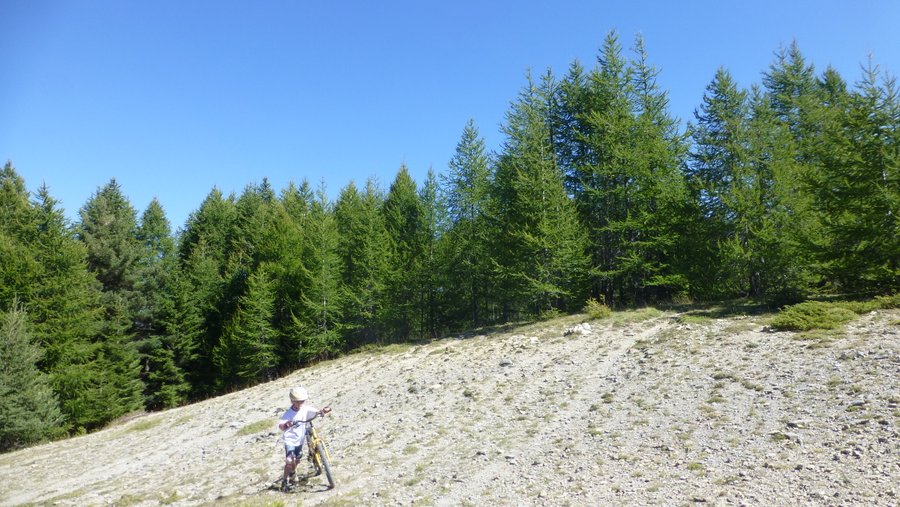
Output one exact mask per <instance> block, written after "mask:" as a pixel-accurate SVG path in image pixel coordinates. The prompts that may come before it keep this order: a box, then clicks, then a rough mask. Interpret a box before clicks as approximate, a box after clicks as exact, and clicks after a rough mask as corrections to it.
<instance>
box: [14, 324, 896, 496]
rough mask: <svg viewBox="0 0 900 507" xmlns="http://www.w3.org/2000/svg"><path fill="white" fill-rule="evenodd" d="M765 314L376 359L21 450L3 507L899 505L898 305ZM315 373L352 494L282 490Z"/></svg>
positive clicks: (487, 338)
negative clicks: (286, 438)
mask: <svg viewBox="0 0 900 507" xmlns="http://www.w3.org/2000/svg"><path fill="white" fill-rule="evenodd" d="M766 319H767V317H765V316H761V317H749V316H735V317H730V318H722V319H712V318H707V317H702V316H700V317H684V316H676V315H675V314H664V313H661V312H656V313H653V312H647V311H645V312H632V313H627V314H617V315H616V316H614V318H613V319H609V320H604V321H592V322H590V323H588V325H584V324H582V317H567V318H562V319H558V320H555V321H551V322H548V323H540V324H534V325H527V326H521V327H517V328H509V329H507V330H500V331H496V332H492V333H491V334H484V335H468V336H459V337H451V338H447V339H443V340H439V341H434V342H432V343H428V344H425V345H413V346H402V347H401V346H393V347H387V348H386V349H384V350H379V351H371V352H366V353H360V354H356V355H352V356H348V357H345V358H341V359H339V360H336V361H330V362H327V363H322V364H319V365H316V366H314V367H311V368H307V369H304V370H301V371H298V372H296V373H294V374H292V375H290V376H288V377H285V378H282V379H279V380H277V381H274V382H270V383H267V384H264V385H260V386H257V387H254V388H252V389H248V390H245V391H241V392H237V393H233V394H229V395H227V396H223V397H220V398H216V399H212V400H208V401H205V402H202V403H197V404H194V405H191V406H187V407H182V408H179V409H175V410H169V411H166V412H162V413H155V414H149V415H145V416H142V417H139V418H136V419H134V420H130V421H128V422H124V423H121V424H119V425H117V426H114V427H111V428H109V429H107V430H104V431H101V432H97V433H94V434H91V435H85V436H82V437H78V438H73V439H69V440H66V441H61V442H56V443H53V444H49V445H44V446H39V447H35V448H31V449H26V450H23V451H18V452H15V453H10V454H6V455H2V456H0V505H21V504H29V503H33V504H40V505H45V504H52V505H62V506H67V505H77V506H82V505H142V506H143V505H147V506H151V505H185V506H187V505H204V504H211V503H215V504H216V505H251V506H252V505H270V504H277V503H284V504H287V505H300V504H302V505H305V506H309V505H420V506H424V505H473V506H474V505H547V506H550V505H553V506H556V505H686V504H701V505H748V506H750V505H760V506H763V505H766V506H768V505H885V506H887V505H897V504H898V503H900V497H898V495H900V487H898V486H897V480H896V478H897V477H900V435H898V430H897V427H898V424H900V326H898V325H897V324H896V322H897V321H898V319H900V312H898V311H880V312H874V313H872V314H869V315H866V316H863V317H861V318H860V319H859V320H857V321H855V322H853V323H851V324H849V325H848V326H847V327H846V329H844V330H842V331H839V332H835V333H831V334H829V335H824V336H818V337H816V338H810V337H802V336H799V335H796V334H793V333H774V332H770V331H768V330H767V329H766ZM567 330H568V331H569V332H567ZM804 338H805V339H804ZM296 384H303V385H305V386H306V387H307V388H308V389H309V391H310V393H311V394H312V396H313V400H312V401H313V402H314V403H317V404H319V405H324V404H330V405H331V406H332V407H333V409H334V412H333V415H332V416H329V417H328V418H326V419H325V420H324V421H321V422H320V423H319V424H318V428H319V429H320V432H321V433H322V434H323V436H325V438H326V439H327V440H328V442H329V443H330V446H331V450H332V458H333V459H332V461H333V463H332V468H333V471H334V474H335V478H336V481H337V487H336V488H335V489H334V490H326V489H325V488H324V486H323V481H320V480H319V479H312V480H310V482H309V483H307V484H305V485H303V486H302V487H301V488H299V489H298V491H297V492H295V493H293V494H284V493H280V492H277V491H275V490H273V489H271V485H272V483H273V482H274V481H275V480H276V479H277V477H278V476H279V473H280V472H279V469H280V465H281V459H282V458H281V456H282V451H281V447H280V444H279V443H278V442H277V438H278V434H277V432H276V431H275V422H276V421H277V418H278V416H279V415H280V414H281V412H282V411H283V410H284V409H285V408H286V405H287V402H286V395H287V392H288V389H289V388H290V387H291V386H292V385H296ZM49 456H54V457H55V458H54V459H53V460H50V459H48V457H49Z"/></svg>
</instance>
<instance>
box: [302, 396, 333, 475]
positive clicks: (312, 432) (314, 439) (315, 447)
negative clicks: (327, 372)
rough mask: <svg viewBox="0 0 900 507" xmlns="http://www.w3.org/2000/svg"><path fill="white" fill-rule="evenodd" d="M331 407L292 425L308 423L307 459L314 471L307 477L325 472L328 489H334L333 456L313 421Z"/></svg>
mask: <svg viewBox="0 0 900 507" xmlns="http://www.w3.org/2000/svg"><path fill="white" fill-rule="evenodd" d="M329 409H330V407H325V408H323V409H322V411H321V412H319V413H317V414H316V415H314V416H313V417H312V418H310V419H308V420H306V421H294V424H292V426H296V425H298V424H305V425H306V448H307V449H308V455H307V461H308V462H309V464H310V467H311V468H312V470H313V472H314V473H313V474H312V475H311V476H310V475H308V476H307V478H309V477H318V476H320V475H322V472H325V479H326V480H327V481H328V489H332V488H334V477H333V476H332V475H331V463H330V459H331V457H330V455H329V454H328V446H327V445H326V444H325V439H323V438H322V437H320V436H319V433H318V432H317V431H316V428H315V426H313V423H312V422H313V420H315V419H316V418H317V417H322V416H323V415H324V414H325V413H327V412H328V411H329Z"/></svg>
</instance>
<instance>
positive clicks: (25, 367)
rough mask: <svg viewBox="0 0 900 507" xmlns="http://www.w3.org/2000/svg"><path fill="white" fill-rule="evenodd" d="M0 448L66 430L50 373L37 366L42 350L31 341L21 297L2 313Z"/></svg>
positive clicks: (20, 444)
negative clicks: (52, 387)
mask: <svg viewBox="0 0 900 507" xmlns="http://www.w3.org/2000/svg"><path fill="white" fill-rule="evenodd" d="M0 319H2V321H0V452H5V451H9V450H12V449H16V448H18V447H23V446H26V445H29V444H32V443H35V442H38V441H40V440H44V439H46V438H53V437H56V436H59V435H61V434H63V433H65V428H64V426H63V415H62V412H61V411H60V409H59V404H58V402H57V400H56V396H55V395H54V394H53V390H52V389H51V387H50V378H49V376H48V375H46V374H44V373H42V372H41V371H40V370H38V367H37V363H38V361H39V360H40V357H41V354H42V351H41V349H40V347H39V346H38V345H36V344H34V343H32V341H31V336H30V333H28V330H27V322H26V318H25V312H24V311H23V310H22V308H21V306H20V305H19V303H18V301H15V300H14V301H13V304H12V307H11V308H10V309H9V310H8V311H6V312H4V313H3V314H0Z"/></svg>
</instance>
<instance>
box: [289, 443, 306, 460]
mask: <svg viewBox="0 0 900 507" xmlns="http://www.w3.org/2000/svg"><path fill="white" fill-rule="evenodd" d="M302 452H303V445H298V446H296V447H295V446H293V445H285V446H284V457H285V458H287V457H288V456H293V457H294V459H300V455H301V454H302Z"/></svg>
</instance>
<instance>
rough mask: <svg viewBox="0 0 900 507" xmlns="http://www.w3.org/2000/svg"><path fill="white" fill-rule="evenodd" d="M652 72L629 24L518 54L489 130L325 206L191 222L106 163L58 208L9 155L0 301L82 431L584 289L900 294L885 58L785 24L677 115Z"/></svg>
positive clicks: (71, 425)
mask: <svg viewBox="0 0 900 507" xmlns="http://www.w3.org/2000/svg"><path fill="white" fill-rule="evenodd" d="M658 76H659V71H658V70H657V69H656V68H655V67H654V66H653V65H652V64H651V63H650V59H649V57H648V52H647V49H646V47H645V44H644V41H643V39H642V38H641V37H637V38H636V39H635V43H634V46H633V48H632V51H631V56H628V55H626V54H625V52H623V48H622V46H621V44H620V42H619V39H618V36H617V35H616V34H615V33H614V32H612V33H609V34H608V35H607V37H606V39H605V40H604V41H603V44H602V47H601V50H600V52H599V54H598V58H597V63H596V65H595V66H594V67H593V68H590V69H585V68H583V67H582V66H581V65H580V64H578V63H577V62H575V63H573V64H572V65H571V66H570V68H569V71H568V74H567V75H566V76H565V78H563V79H561V80H557V79H555V78H554V77H553V73H552V72H551V71H549V70H548V71H547V73H546V74H544V75H542V76H541V78H540V79H537V80H533V79H532V77H531V76H530V75H529V76H528V77H527V81H526V83H525V86H524V87H523V89H522V90H521V92H520V93H519V95H518V96H517V97H515V99H514V100H513V102H512V103H511V105H510V108H509V111H508V114H507V116H506V120H505V122H504V124H503V126H502V134H503V135H504V139H503V144H502V145H501V146H500V147H499V148H498V150H497V151H496V153H493V152H489V151H488V148H487V147H486V146H485V142H484V140H483V139H482V138H481V136H480V134H479V132H478V129H477V128H476V126H475V123H474V121H469V122H468V123H467V124H466V125H465V127H464V129H463V132H462V135H461V137H460V139H459V142H458V144H457V146H456V151H455V153H454V155H453V157H452V159H451V160H450V161H449V164H448V171H447V173H446V174H444V175H441V176H440V184H438V181H439V177H438V176H437V175H436V174H435V173H434V172H433V171H429V173H428V177H427V179H426V180H425V181H424V182H423V184H422V185H421V186H417V184H416V182H415V181H414V180H413V179H412V177H411V176H410V174H411V171H410V169H409V168H407V167H406V166H401V167H400V170H399V171H398V172H397V175H396V177H395V179H394V180H393V181H392V183H391V186H390V189H389V191H388V192H387V194H386V195H385V194H384V193H383V192H382V190H381V189H380V188H379V186H378V184H377V182H376V181H374V180H369V181H368V182H367V183H366V186H365V188H363V189H362V190H360V189H359V188H357V187H356V185H355V184H354V183H352V182H350V183H349V184H348V185H347V186H346V187H344V188H343V190H342V191H341V192H340V195H339V196H338V199H337V200H336V202H334V203H331V202H329V201H328V198H327V194H326V192H325V189H324V184H323V185H322V186H321V187H320V188H319V189H318V190H317V191H316V192H314V191H312V190H311V189H310V186H309V184H308V183H307V182H305V181H304V182H302V183H301V184H300V185H299V186H298V185H294V184H293V183H291V184H290V185H289V186H288V187H287V188H286V189H284V190H283V191H282V192H281V193H280V195H279V194H276V192H275V191H274V190H273V189H272V188H271V186H270V184H269V182H268V180H266V179H263V181H262V183H261V184H250V185H248V186H247V187H246V188H245V189H244V191H243V192H242V193H241V195H240V197H239V198H237V197H235V196H234V195H228V196H225V195H223V194H222V192H221V191H219V190H218V189H216V188H213V189H212V191H211V192H210V194H209V195H208V196H207V197H206V199H205V200H204V201H203V202H202V203H201V205H200V207H199V209H198V210H197V211H195V212H194V213H192V214H191V215H190V217H189V218H188V220H187V223H186V224H184V227H183V228H182V229H181V231H180V233H179V234H178V235H177V236H176V235H173V234H172V231H171V227H170V224H169V223H168V220H167V219H166V217H165V212H164V211H163V209H162V206H161V205H160V203H159V202H157V201H156V200H154V201H152V202H151V203H150V205H149V206H148V208H147V209H146V210H145V211H144V213H143V214H142V215H141V217H140V220H138V219H137V215H136V213H135V210H134V209H133V208H132V206H131V204H130V203H129V202H128V199H127V198H126V197H125V195H124V193H123V191H122V189H121V188H120V187H119V185H118V184H117V183H116V181H115V180H111V181H110V182H109V183H108V184H106V185H105V186H103V187H101V188H99V189H98V191H97V193H96V194H94V195H93V196H91V198H90V199H89V200H88V201H87V202H86V203H85V204H84V206H82V208H81V209H80V213H79V218H80V221H79V222H78V223H77V224H74V225H73V224H69V223H68V222H67V220H66V219H65V217H64V214H63V212H62V210H60V209H59V208H58V205H57V202H56V201H55V200H54V199H53V198H52V197H51V196H50V193H49V191H48V190H47V188H46V187H42V188H40V189H39V190H38V191H37V192H36V193H35V195H34V196H32V195H31V194H30V193H29V192H28V190H27V188H26V185H25V182H24V180H23V179H22V178H21V177H20V176H19V175H18V174H16V171H15V169H14V168H13V166H12V163H11V162H7V163H6V164H5V165H4V167H3V169H2V171H0V311H3V312H10V311H13V310H14V306H15V305H14V304H13V301H19V302H20V303H21V305H22V307H23V308H25V309H27V313H25V314H24V319H25V320H26V321H27V322H26V323H27V330H28V335H29V336H30V339H29V340H27V341H28V342H29V343H30V344H31V345H32V346H33V347H37V355H36V356H35V359H34V361H32V362H30V363H29V362H28V361H26V362H25V363H24V366H23V367H25V368H26V369H27V368H28V367H29V365H30V364H33V365H34V367H36V368H37V370H38V372H39V375H38V377H40V378H43V380H35V384H36V385H40V384H41V383H42V382H48V383H49V384H48V385H49V386H50V387H51V389H52V391H53V395H54V396H55V398H56V399H57V400H58V407H59V409H60V412H61V414H62V416H63V422H62V423H61V426H58V428H60V431H62V430H66V429H75V430H76V431H80V430H89V429H93V428H97V427H101V426H102V425H104V424H106V423H108V422H109V421H110V420H112V419H114V418H116V417H118V416H119V415H121V414H123V413H126V412H129V411H132V410H138V409H140V408H141V405H142V404H143V406H144V408H149V409H162V408H166V407H171V406H176V405H179V404H182V403H185V402H187V401H188V400H190V399H192V398H198V397H204V396H208V395H212V394H215V393H216V392H220V391H223V390H229V389H232V388H233V387H235V386H237V385H243V384H247V383H252V382H256V381H259V380H261V379H264V378H267V377H270V376H272V375H275V374H277V373H279V372H281V371H285V370H288V369H291V368H294V367H296V366H298V365H299V366H302V365H305V364H309V363H311V362H314V361H319V360H323V359H327V358H331V357H335V356H337V355H339V354H341V353H343V352H344V351H346V350H349V349H352V348H356V347H363V348H364V347H366V346H370V345H381V344H385V343H393V342H407V343H408V342H410V341H413V340H418V339H420V338H422V337H423V336H437V335H439V334H441V333H446V332H448V331H456V330H461V329H467V328H472V327H479V326H483V325H485V324H500V323H503V322H508V321H511V320H515V319H520V318H532V317H535V316H549V315H558V314H561V313H567V312H577V311H579V310H581V309H582V307H583V306H584V308H583V309H584V311H586V312H587V313H588V314H590V315H591V316H592V318H604V317H610V314H611V310H610V307H616V308H621V307H644V309H643V310H639V311H635V312H617V313H616V314H615V315H612V316H611V317H610V319H611V320H612V321H613V323H614V324H615V323H616V322H624V321H631V320H635V319H647V318H653V317H655V316H658V315H659V312H658V311H654V310H652V309H647V308H646V307H645V305H649V304H653V303H656V302H664V301H671V302H676V303H677V302H683V301H685V300H691V301H702V300H710V299H721V298H734V297H738V298H749V299H750V300H752V301H755V302H759V301H761V302H765V303H766V304H769V305H772V304H776V305H783V304H789V303H796V302H798V301H802V300H804V299H805V297H806V296H807V294H808V293H811V292H813V291H815V292H817V293H819V294H822V295H828V294H835V293H841V294H851V293H855V294H860V295H874V294H889V293H892V292H896V287H898V285H900V265H898V262H900V254H898V252H900V243H898V241H900V222H898V220H897V217H898V203H900V196H898V189H900V174H898V168H900V163H898V161H900V155H898V153H900V152H898V149H897V147H898V146H900V143H898V142H897V132H900V129H898V118H900V115H898V114H897V111H898V110H900V105H898V96H900V94H898V92H897V86H896V81H895V80H894V79H893V78H891V77H889V76H882V75H881V74H880V73H879V71H878V70H877V67H874V66H872V65H871V64H870V65H869V66H868V67H867V68H864V70H863V76H862V79H861V80H859V81H858V82H857V84H856V85H854V87H852V88H850V87H848V86H847V84H846V82H845V81H844V79H843V78H842V77H841V76H840V75H838V74H837V72H835V71H834V70H833V69H827V70H826V71H825V72H824V73H822V74H821V76H816V74H815V72H814V69H813V67H812V65H810V64H808V63H807V62H806V61H805V60H804V58H803V55H802V54H801V53H800V50H799V48H798V47H797V45H796V44H793V45H791V46H790V47H789V48H786V49H784V50H782V51H779V52H778V53H776V57H775V61H774V62H773V63H772V65H771V66H770V67H769V69H768V70H767V71H766V72H765V73H764V74H763V78H762V84H761V85H751V86H750V87H749V88H748V89H742V88H740V87H739V86H738V84H737V83H736V81H735V80H734V79H733V78H732V76H731V75H730V73H729V72H728V71H727V70H726V69H724V68H723V69H720V70H719V71H717V72H716V73H715V75H714V77H713V79H712V81H711V82H710V84H709V85H708V86H707V87H706V90H705V93H704V95H703V99H702V103H701V104H700V105H699V107H698V108H697V110H696V114H695V118H694V120H695V121H694V122H693V123H692V124H689V125H688V130H687V132H682V131H681V127H680V125H679V121H678V120H677V119H675V118H673V117H672V116H671V115H670V113H669V111H668V109H669V104H668V96H667V93H666V92H665V91H664V90H661V89H660V88H659V86H658V84H657V79H658ZM689 141H690V142H689ZM32 197H33V199H32ZM588 298H590V299H588ZM897 298H898V296H896V295H895V296H881V297H880V298H876V299H875V300H872V301H862V302H859V301H856V302H844V303H839V304H831V305H825V304H824V303H804V304H803V305H795V306H793V307H789V308H787V309H786V310H785V311H784V312H783V313H782V314H781V315H779V316H778V317H776V319H775V324H774V326H775V327H779V326H781V327H780V328H784V329H814V328H822V327H834V326H838V325H840V323H842V322H845V321H846V320H847V319H849V318H851V312H856V313H865V312H867V311H871V310H874V309H878V308H896V307H897V306H898V303H897ZM585 300H587V304H586V305H583V303H582V302H584V301H585ZM822 305H824V306H822ZM826 334H827V333H826ZM16 343H17V345H15V348H16V350H26V349H27V348H28V347H26V346H25V345H22V343H24V342H23V341H22V340H19V342H16ZM30 353H31V352H28V353H27V354H26V355H28V354H30ZM29 357H30V356H29ZM41 375H43V377H42V376H41ZM10 410H11V412H10V413H16V412H15V410H13V409H10ZM16 417H18V416H16ZM44 436H46V435H44ZM29 438H31V437H29ZM41 438H43V437H41ZM15 445H18V444H15Z"/></svg>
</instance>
